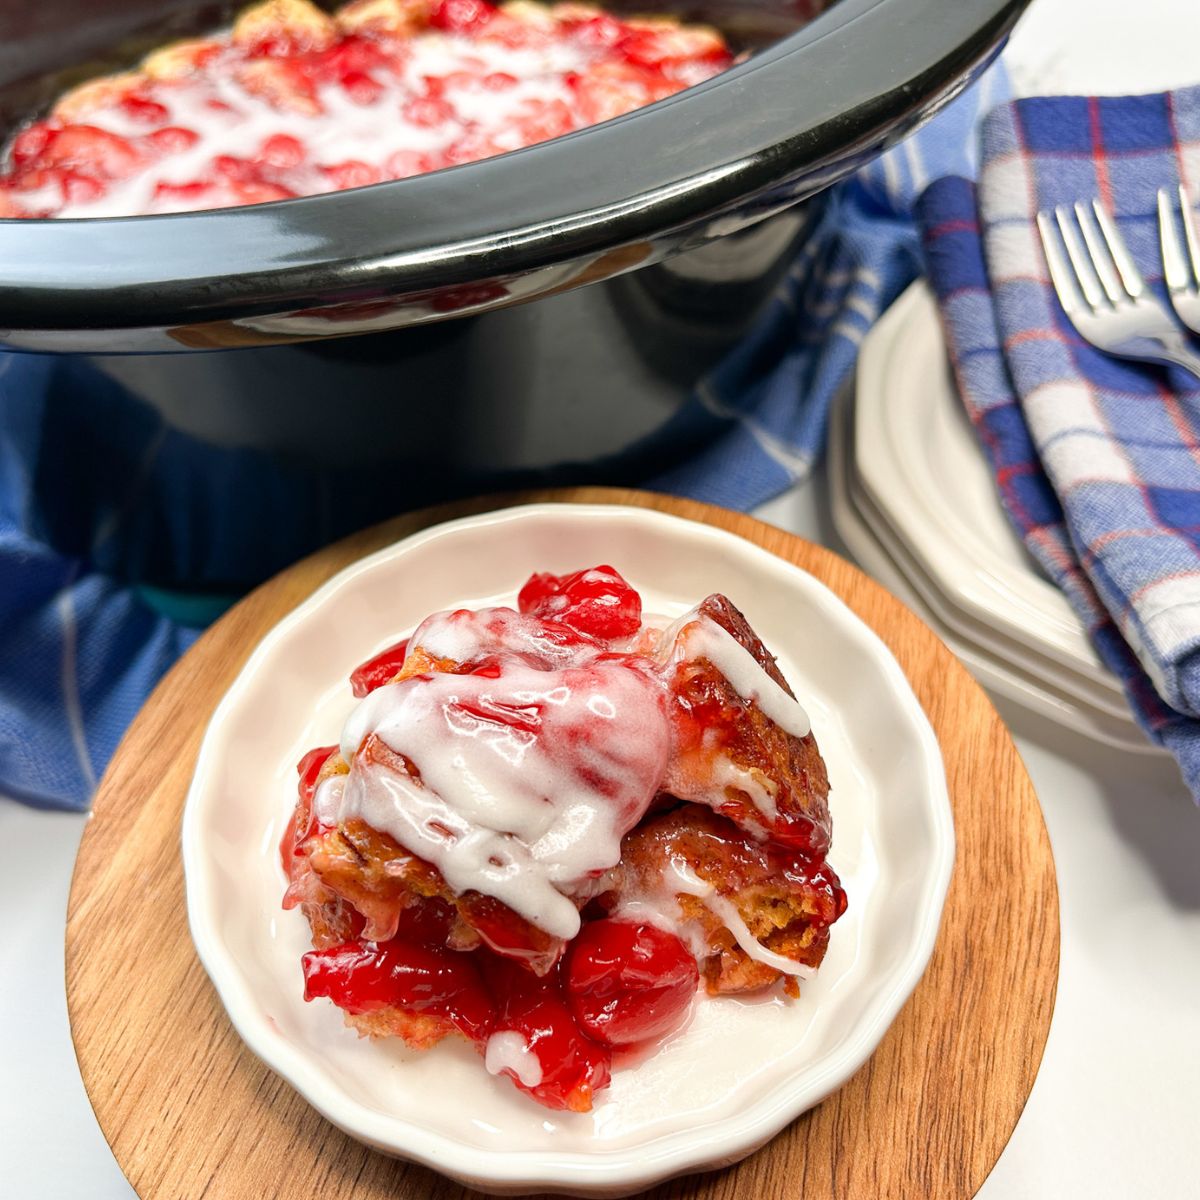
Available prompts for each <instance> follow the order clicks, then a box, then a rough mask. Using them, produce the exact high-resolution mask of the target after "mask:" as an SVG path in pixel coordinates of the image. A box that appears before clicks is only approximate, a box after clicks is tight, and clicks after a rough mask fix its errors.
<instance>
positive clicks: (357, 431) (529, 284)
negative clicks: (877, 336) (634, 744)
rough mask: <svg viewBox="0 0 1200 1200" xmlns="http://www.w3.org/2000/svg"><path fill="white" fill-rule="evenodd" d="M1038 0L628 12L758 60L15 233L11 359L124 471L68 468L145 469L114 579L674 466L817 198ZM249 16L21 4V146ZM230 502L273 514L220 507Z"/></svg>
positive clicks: (0, 95) (14, 102)
mask: <svg viewBox="0 0 1200 1200" xmlns="http://www.w3.org/2000/svg"><path fill="white" fill-rule="evenodd" d="M1025 2H1026V0H953V3H947V2H946V0H839V2H837V3H834V4H833V5H832V6H830V7H827V8H825V9H824V11H817V10H818V9H820V8H822V7H823V6H822V5H821V4H820V3H812V2H811V0H698V2H696V3H689V2H688V0H659V2H658V3H654V4H652V5H649V6H648V5H647V4H646V3H645V0H640V2H639V0H633V2H632V3H630V2H629V0H617V2H616V3H613V4H611V5H609V7H610V8H613V9H615V10H617V11H621V10H628V11H644V10H645V9H646V8H647V7H649V8H652V9H654V10H655V11H659V12H669V13H674V14H676V15H678V16H680V17H682V18H683V19H685V20H688V21H705V22H709V23H711V24H714V25H716V26H717V27H719V28H720V29H721V30H722V32H723V33H725V35H726V36H727V38H728V39H729V41H730V43H731V44H732V45H733V46H734V48H735V49H739V50H744V51H746V52H748V54H747V57H746V58H745V60H744V61H742V62H740V64H739V65H736V66H734V67H733V68H732V69H730V70H728V71H726V72H725V73H723V74H721V75H718V76H716V77H715V78H713V79H711V80H709V81H707V82H705V83H703V84H700V85H698V86H696V87H692V88H689V89H688V90H687V91H684V92H681V93H679V94H677V95H675V96H672V97H670V98H668V99H666V100H662V101H659V102H658V103H656V104H653V105H650V106H648V107H646V108H642V109H639V110H636V111H634V112H631V113H629V114H627V115H625V116H623V117H620V118H618V119H616V120H612V121H608V122H606V123H604V124H601V125H597V126H593V127H591V128H587V129H583V130H580V131H579V132H576V133H573V134H570V135H568V136H566V137H561V138H558V139H555V140H553V141H550V142H545V143H542V144H539V145H535V146H531V147H528V148H526V149H523V150H519V151H516V152H513V153H510V154H505V155H501V156H499V157H496V158H491V159H486V160H483V161H480V162H475V163H470V164H467V165H464V166H459V167H455V168H452V169H449V170H443V171H438V172H435V173H433V174H428V175H423V176H417V177H413V178H410V179H404V180H400V181H396V182H390V183H383V184H378V185H375V186H372V187H365V188H359V189H355V190H352V191H346V192H336V193H330V194H327V195H321V196H314V197H309V198H304V199H295V200H287V201H283V202H277V203H270V204H261V205H255V206H252V207H247V208H234V209H225V210H220V211H210V212H196V213H185V214H177V215H164V216H139V217H128V218H103V219H88V220H57V221H56V220H25V221H0V343H2V344H3V345H5V346H7V347H9V348H11V349H15V350H20V351H26V352H32V353H35V354H39V355H42V354H45V355H51V354H52V355H58V356H64V357H61V358H58V359H56V360H55V361H54V362H53V363H50V364H48V365H47V367H46V370H47V372H48V373H49V374H50V375H51V376H53V379H52V380H51V385H50V393H49V394H50V401H48V403H50V404H51V408H52V412H53V416H52V418H49V419H51V420H52V421H53V424H54V430H55V437H56V439H59V440H61V442H62V445H63V451H62V453H64V454H67V453H68V451H69V449H70V448H71V447H79V446H88V447H95V448H102V449H103V453H104V454H105V455H106V456H108V459H109V460H110V462H111V464H112V465H111V469H110V470H106V471H105V472H103V473H102V474H103V475H104V477H105V479H108V478H109V476H111V477H112V478H111V480H110V482H109V483H105V482H103V481H100V482H96V483H94V485H93V484H91V483H88V482H86V480H85V481H84V482H79V481H78V480H77V481H76V484H75V486H76V487H78V488H79V490H80V496H79V505H80V509H81V511H85V510H89V509H90V510H93V511H94V512H96V513H101V512H103V511H104V510H105V506H106V505H110V504H111V503H113V497H112V496H111V495H109V494H108V492H107V491H106V490H105V489H108V488H111V487H115V486H116V483H115V482H113V481H119V480H122V479H124V480H126V481H127V480H128V478H129V475H130V473H131V472H137V471H140V472H142V473H143V475H145V478H146V483H145V487H144V489H143V494H142V495H141V496H140V497H139V500H138V504H139V505H140V506H144V507H145V509H146V513H147V514H148V515H146V516H145V519H144V521H143V522H142V524H143V526H144V528H143V529H142V532H141V536H140V540H139V541H138V549H137V551H136V553H133V552H131V553H129V554H125V553H124V552H122V553H118V554H117V558H118V559H119V561H116V562H114V563H112V564H107V565H108V566H109V567H110V568H111V569H113V570H114V571H117V572H118V573H120V574H122V575H130V574H132V576H134V577H137V578H139V579H142V580H149V581H150V582H152V583H156V584H161V585H163V586H185V585H186V586H200V587H209V586H217V587H229V588H232V589H237V588H240V587H242V586H245V585H246V584H247V583H249V582H253V580H254V578H257V577H261V575H264V574H266V573H267V571H269V570H272V569H274V568H276V567H278V566H281V565H283V563H285V562H286V561H288V559H289V558H291V557H294V556H295V555H296V554H298V553H303V552H304V551H305V550H307V549H310V548H312V547H313V546H315V545H317V544H319V542H320V541H321V540H322V539H324V538H327V537H330V536H335V535H337V534H338V533H341V532H344V531H346V530H348V529H350V528H353V527H354V526H355V525H356V524H361V523H363V522H365V521H369V520H372V519H376V518H379V517H382V516H384V515H387V514H388V513H390V512H393V511H396V510H397V509H399V508H402V507H406V506H410V505H413V504H419V503H424V502H431V501H433V500H437V499H443V498H446V497H449V496H453V495H458V494H463V493H465V492H467V491H470V490H477V489H478V488H480V487H484V486H496V485H497V484H505V483H509V482H524V481H526V480H527V479H528V478H529V477H530V474H529V473H531V472H537V473H538V478H539V479H544V478H547V475H546V472H547V470H551V471H552V472H553V474H552V475H551V476H550V477H552V478H556V479H568V478H572V479H573V478H587V479H589V480H595V479H608V480H611V481H612V482H629V481H636V479H637V478H639V472H642V474H643V476H644V467H645V465H646V464H645V463H641V464H640V465H639V460H638V458H637V455H636V454H634V455H633V457H632V458H631V457H630V456H629V455H628V454H627V453H623V452H624V451H627V450H628V448H629V446H630V445H631V444H636V445H646V446H648V447H651V449H650V450H648V451H647V453H651V454H652V455H653V456H654V459H655V465H658V464H659V463H661V462H665V461H667V460H669V459H670V457H671V456H672V455H678V456H682V455H685V454H686V453H688V452H690V451H691V450H692V449H693V448H692V447H689V446H686V445H682V444H678V443H671V442H670V440H669V439H667V440H664V439H661V438H659V439H657V440H655V439H653V438H650V439H649V440H648V441H647V438H648V435H651V434H652V433H653V431H654V430H656V429H659V428H661V427H662V426H663V424H664V423H665V422H666V421H667V420H668V418H669V417H670V415H671V414H672V412H673V411H674V410H675V409H676V408H677V407H678V405H679V404H680V403H681V401H682V400H683V398H684V397H686V396H687V395H688V393H689V392H690V390H691V389H692V387H693V386H694V385H695V383H696V381H697V379H698V378H700V377H701V376H702V375H703V373H704V372H705V371H706V370H708V369H709V368H710V367H711V366H712V365H713V364H714V363H715V362H716V361H717V360H718V359H719V358H720V357H721V355H722V354H723V353H724V352H725V351H726V350H727V349H728V348H729V347H730V345H731V344H732V343H733V342H735V341H736V339H737V338H738V337H739V336H741V334H743V333H744V332H745V331H746V329H747V328H748V327H749V326H750V325H751V324H752V322H753V320H754V317H755V315H756V313H757V311H758V309H759V307H760V306H761V304H762V303H763V301H764V300H765V298H766V297H767V296H768V295H769V294H770V292H771V290H772V289H773V287H774V286H775V284H776V282H777V281H778V279H779V277H780V274H781V272H782V271H783V270H785V269H786V267H787V265H788V263H789V262H790V261H791V260H792V258H793V257H794V255H795V253H796V251H797V248H798V246H799V245H800V244H801V243H802V242H803V239H804V237H805V234H806V231H807V230H808V229H809V227H810V226H811V224H812V222H813V221H814V220H815V219H816V216H817V214H818V213H819V208H820V204H821V197H820V193H821V192H822V190H823V189H825V188H826V187H828V185H829V184H831V183H833V182H834V181H836V180H837V179H839V178H841V177H843V176H845V175H846V174H847V173H849V172H850V171H852V170H854V169H855V168H856V167H857V166H859V165H861V164H862V163H864V162H866V161H868V160H869V159H870V158H872V157H873V156H875V155H877V154H879V153H880V152H881V151H882V150H883V149H885V148H886V147H887V146H888V145H890V144H891V143H893V142H895V141H896V140H898V139H899V138H901V137H903V136H904V135H905V134H907V133H908V132H910V131H911V130H912V129H913V128H914V127H915V126H916V125H917V124H918V123H919V122H920V121H922V120H923V119H924V118H926V117H928V116H929V115H930V114H932V113H933V112H934V111H936V109H937V108H938V107H939V106H941V105H943V104H944V103H946V102H947V101H948V100H950V99H951V98H953V96H954V95H956V94H957V93H958V92H959V91H960V90H961V89H962V88H964V87H965V86H966V85H967V84H968V83H969V82H970V81H971V80H972V79H973V78H974V77H975V76H976V75H977V74H978V73H979V72H980V71H981V70H982V69H983V67H984V66H985V65H986V64H987V63H988V61H989V60H990V59H991V58H992V57H993V56H994V54H995V53H996V51H997V49H998V47H999V46H1000V45H1001V44H1002V42H1003V40H1004V38H1005V36H1006V34H1007V32H1008V31H1009V29H1010V28H1011V26H1012V24H1013V22H1014V21H1015V20H1016V18H1017V16H1018V15H1019V13H1020V11H1021V10H1022V9H1023V7H1024V4H1025ZM236 7H237V6H232V5H220V4H217V5H214V4H211V3H208V4H200V3H196V0H173V2H163V0H153V2H152V0H41V2H40V3H38V4H36V5H27V4H17V3H12V2H4V3H0V135H6V134H7V132H8V131H10V130H12V129H13V128H15V127H16V126H17V125H18V124H19V123H20V122H21V121H23V120H25V119H27V118H28V117H29V116H31V115H33V114H35V113H36V112H37V111H38V110H39V108H41V107H43V106H45V105H46V104H47V103H48V102H50V101H51V100H52V99H53V98H54V96H55V95H57V94H59V93H60V92H61V91H62V90H63V89H64V88H65V87H67V86H69V85H70V84H71V83H73V82H77V81H78V80H80V79H84V78H87V77H89V76H93V75H98V74H103V73H106V72H112V71H117V70H120V69H122V68H123V67H126V66H128V65H129V64H131V63H133V62H135V61H137V59H138V58H139V57H140V56H141V55H142V54H144V53H145V52H146V51H147V50H148V49H150V48H152V47H154V46H156V45H159V44H161V43H163V42H165V41H168V40H170V39H172V38H175V37H180V36H186V35H188V34H192V33H196V32H200V31H205V30H211V29H213V28H217V27H219V26H221V25H222V24H223V23H225V22H227V21H228V20H229V19H230V17H231V15H232V13H233V12H234V11H235V9H236ZM330 7H332V6H330ZM0 383H2V381H0ZM9 402H11V397H5V396H3V395H0V403H9ZM126 427H128V428H132V429H135V430H138V431H140V433H139V434H138V436H136V437H127V436H126V435H125V432H124V430H125V429H126ZM151 428H153V429H154V430H155V431H156V432H155V434H154V437H155V438H157V439H158V443H159V445H160V451H159V452H157V458H156V462H152V463H151V465H150V466H147V460H146V455H147V454H148V450H147V445H148V444H149V441H148V435H147V434H146V430H149V429H151ZM151 440H152V439H151ZM163 446H165V447H167V448H168V449H169V450H170V451H171V453H170V455H169V456H168V457H170V458H171V462H172V466H171V471H172V472H173V477H172V478H170V479H167V478H163V479H159V478H158V474H157V473H158V472H160V471H162V470H165V469H166V467H165V466H164V465H163V464H162V462H161V461H158V460H161V459H162V457H163V452H162V449H161V447H163ZM43 452H45V447H44V446H43ZM617 462H619V463H620V464H621V465H620V466H619V467H613V466H612V464H614V463H617ZM514 472H517V473H518V474H514ZM522 472H523V473H524V474H523V475H522V474H521V473H522ZM614 472H615V473H614ZM49 474H50V475H51V476H53V475H54V474H55V472H54V471H53V470H51V471H50V472H49ZM217 492H219V493H220V495H219V496H217V495H216V493H217ZM234 495H241V496H246V495H257V496H260V497H261V501H260V503H261V506H262V511H252V508H253V506H251V509H248V508H247V506H246V505H245V504H243V505H241V506H240V510H239V511H231V512H229V513H225V514H223V513H222V512H221V504H222V502H223V501H222V497H228V496H234ZM189 507H191V508H193V509H194V510H195V512H196V513H197V514H199V515H198V516H197V517H196V519H195V520H193V519H191V518H190V517H187V516H182V517H181V514H186V513H187V511H188V510H189ZM234 507H235V508H236V507H237V506H234ZM164 514H165V515H164ZM96 519H97V520H99V519H100V518H99V517H97V518H96ZM181 520H183V521H184V523H185V524H187V525H188V527H189V528H190V529H192V534H191V535H190V536H191V541H192V542H195V540H196V538H195V532H194V531H195V528H198V527H200V526H203V528H204V531H205V533H204V540H205V541H206V542H211V545H208V546H207V548H206V549H205V550H204V552H200V551H194V547H192V546H191V543H189V548H187V549H184V550H181V548H180V533H179V524H180V521H181ZM81 521H82V523H83V524H87V521H86V520H84V519H83V518H81ZM134 524H135V525H136V524H137V522H136V521H135V522H134ZM80 536H82V535H80ZM147 539H148V540H147ZM214 547H218V548H217V549H214ZM230 547H232V548H230ZM227 548H228V552H226V550H227ZM193 551H194V552H193ZM235 563H237V564H241V565H240V566H237V567H236V569H235V568H234V566H233V564H235ZM248 563H253V566H248V565H246V564H248Z"/></svg>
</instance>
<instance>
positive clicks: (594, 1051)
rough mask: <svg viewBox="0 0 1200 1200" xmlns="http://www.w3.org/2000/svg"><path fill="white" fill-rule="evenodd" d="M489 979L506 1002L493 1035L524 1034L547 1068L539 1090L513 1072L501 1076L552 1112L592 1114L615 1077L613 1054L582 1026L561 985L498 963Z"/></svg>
mask: <svg viewBox="0 0 1200 1200" xmlns="http://www.w3.org/2000/svg"><path fill="white" fill-rule="evenodd" d="M485 973H486V977H487V982H488V986H489V990H490V991H491V993H492V995H495V996H502V997H503V1000H502V1002H501V1005H500V1013H499V1015H498V1016H497V1018H496V1021H495V1024H494V1025H493V1026H492V1031H491V1032H492V1034H493V1035H494V1034H497V1033H516V1034H519V1035H520V1037H521V1040H522V1042H523V1043H524V1047H525V1049H526V1051H527V1052H528V1053H530V1054H532V1055H533V1056H534V1057H535V1058H536V1059H537V1063H538V1066H539V1067H540V1068H541V1078H540V1079H539V1080H538V1082H537V1083H535V1084H526V1083H522V1082H521V1080H520V1079H519V1078H518V1077H517V1074H516V1072H515V1071H513V1070H511V1069H503V1070H502V1071H501V1073H502V1074H504V1075H508V1076H509V1077H510V1078H511V1079H512V1081H513V1082H514V1083H515V1084H516V1086H517V1087H518V1088H520V1089H521V1091H523V1092H528V1093H529V1095H531V1096H532V1097H533V1098H534V1099H535V1100H537V1101H538V1102H539V1103H540V1104H544V1105H545V1106H546V1107H547V1108H555V1109H566V1110H568V1111H570V1112H587V1111H589V1110H590V1109H591V1107H592V1099H593V1097H594V1096H595V1094H596V1093H597V1092H599V1091H600V1090H601V1089H602V1088H605V1087H607V1086H608V1083H609V1080H610V1078H611V1077H612V1053H611V1051H610V1050H609V1049H608V1048H607V1047H605V1046H601V1045H599V1044H597V1043H596V1042H594V1041H592V1039H591V1038H589V1037H587V1036H586V1034H584V1033H583V1032H582V1031H581V1030H580V1028H579V1026H578V1025H576V1023H575V1021H574V1019H573V1018H572V1016H571V1012H570V1010H569V1009H568V1007H567V1005H566V1003H565V1002H564V1001H563V998H562V994H561V992H560V990H559V986H558V981H557V979H556V978H555V977H554V976H550V977H549V978H547V979H543V980H539V979H535V978H534V977H533V976H532V975H530V974H529V973H528V972H526V971H524V970H522V969H521V968H520V967H511V966H507V965H502V964H499V963H497V962H495V961H493V962H492V963H491V964H490V965H489V966H485Z"/></svg>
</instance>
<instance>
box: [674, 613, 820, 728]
mask: <svg viewBox="0 0 1200 1200" xmlns="http://www.w3.org/2000/svg"><path fill="white" fill-rule="evenodd" d="M683 620H684V621H685V624H684V625H683V627H682V629H681V630H680V632H679V635H678V638H677V643H678V644H679V645H682V648H683V656H684V658H685V659H686V660H687V661H694V660H695V659H699V658H704V659H707V660H708V661H709V662H710V663H712V665H713V666H714V667H716V668H717V670H718V671H720V672H721V674H722V675H724V676H725V678H726V679H728V680H729V683H730V685H731V686H732V687H733V690H734V691H735V692H737V694H738V695H739V696H741V698H742V699H743V700H746V701H753V702H754V703H756V704H757V705H758V707H759V708H760V709H762V711H763V713H764V715H765V716H767V717H768V718H769V719H770V720H771V721H773V722H774V723H775V724H776V725H778V726H779V728H780V729H782V730H784V731H785V732H787V733H790V734H791V735H792V736H793V737H798V738H802V737H807V736H808V734H809V732H810V731H811V729H812V724H811V722H810V721H809V719H808V714H807V713H806V712H805V711H804V709H803V708H802V707H801V705H800V702H799V701H798V700H796V699H794V698H793V697H791V696H789V695H788V694H787V692H785V691H784V690H783V688H781V687H780V686H779V684H777V683H776V682H775V680H773V679H772V678H771V677H770V675H768V674H767V673H766V671H764V670H763V669H762V667H761V666H760V665H759V664H758V662H757V661H756V660H755V658H754V655H753V654H751V653H750V651H749V650H747V649H746V647H745V646H743V645H742V644H741V642H739V641H738V640H737V638H735V637H734V636H733V634H731V633H729V632H728V631H727V630H725V629H722V628H721V626H720V625H718V624H717V623H716V621H714V620H712V619H711V618H709V617H706V616H704V615H702V614H699V613H691V614H688V617H686V618H683ZM678 654H679V649H678V645H677V648H676V655H678Z"/></svg>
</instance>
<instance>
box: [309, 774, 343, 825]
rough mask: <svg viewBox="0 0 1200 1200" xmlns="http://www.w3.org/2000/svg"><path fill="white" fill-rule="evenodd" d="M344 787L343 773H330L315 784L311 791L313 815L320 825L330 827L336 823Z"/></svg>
mask: <svg viewBox="0 0 1200 1200" xmlns="http://www.w3.org/2000/svg"><path fill="white" fill-rule="evenodd" d="M345 787H346V776H345V775H330V776H329V778H327V779H322V780H321V782H320V783H318V784H317V790H316V791H315V792H314V793H313V806H312V808H313V816H315V817H316V818H317V820H318V821H320V822H321V824H322V825H328V826H329V827H330V828H332V827H333V826H334V825H336V824H337V820H338V811H339V809H340V808H341V804H342V792H343V791H344V790H345Z"/></svg>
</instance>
